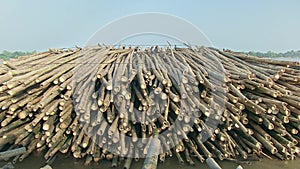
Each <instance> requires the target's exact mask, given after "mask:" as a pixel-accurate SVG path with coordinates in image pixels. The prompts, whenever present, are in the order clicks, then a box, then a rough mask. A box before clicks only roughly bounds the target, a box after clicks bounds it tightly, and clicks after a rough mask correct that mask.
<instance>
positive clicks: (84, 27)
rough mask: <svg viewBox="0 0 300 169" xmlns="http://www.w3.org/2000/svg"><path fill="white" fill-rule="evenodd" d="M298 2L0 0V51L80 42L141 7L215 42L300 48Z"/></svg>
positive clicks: (272, 48)
mask: <svg viewBox="0 0 300 169" xmlns="http://www.w3.org/2000/svg"><path fill="white" fill-rule="evenodd" d="M299 6H300V1H297V0H287V1H280V0H275V1H258V0H256V1H251V2H250V1H247V2H244V1H238V0H230V1H226V2H225V1H222V2H220V1H204V2H201V1H192V0H188V1H184V2H182V1H179V0H172V1H171V0H165V1H158V0H154V1H151V2H150V1H134V0H128V1H120V0H115V1H88V2H87V1H82V0H80V1H69V0H66V1H57V0H56V1H55V0H54V1H46V2H45V1H38V0H28V1H21V0H11V1H2V2H0V52H1V51H3V50H8V51H16V50H18V51H33V50H37V51H42V50H47V49H48V48H68V47H74V46H75V45H78V46H84V44H85V43H86V42H87V40H88V39H89V38H90V37H91V36H92V35H93V34H94V33H95V32H96V31H97V30H98V29H99V28H101V27H103V26H105V25H106V24H108V23H110V22H111V21H113V20H116V19H118V18H121V17H124V16H128V15H132V14H135V13H143V12H161V13H165V14H170V15H174V16H178V17H180V18H183V19H185V20H187V21H189V22H191V23H192V24H194V25H195V26H196V27H198V28H199V29H200V30H201V31H202V32H203V33H204V34H205V35H206V36H207V37H208V38H209V39H210V41H211V42H212V44H213V46H215V47H217V48H228V49H231V50H236V51H259V52H267V51H274V52H286V51H290V50H299V49H300V46H299V40H300V32H299V30H300V19H299V18H300V11H299V10H298V7H299ZM137 24H138V23H137Z"/></svg>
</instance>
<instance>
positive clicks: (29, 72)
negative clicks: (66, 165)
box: [0, 46, 300, 168]
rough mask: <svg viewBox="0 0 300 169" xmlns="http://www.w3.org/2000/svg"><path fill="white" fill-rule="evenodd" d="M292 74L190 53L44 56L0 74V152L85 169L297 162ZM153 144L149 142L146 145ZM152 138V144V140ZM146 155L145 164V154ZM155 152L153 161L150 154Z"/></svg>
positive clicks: (256, 61) (98, 51) (299, 88)
mask: <svg viewBox="0 0 300 169" xmlns="http://www.w3.org/2000/svg"><path fill="white" fill-rule="evenodd" d="M299 68H300V65H299V62H291V61H275V60H271V59H265V58H258V57H253V56H249V55H244V54H242V53H237V52H232V51H220V50H218V49H213V48H206V47H195V48H160V47H152V48H149V49H148V48H147V49H140V48H138V47H136V48H131V47H128V48H126V47H124V48H117V49H116V48H112V47H103V46H97V47H89V48H83V49H82V48H77V49H68V50H54V49H51V50H49V51H46V52H42V53H37V54H34V55H31V56H23V57H19V58H16V59H11V60H7V61H4V62H3V64H1V65H0V82H1V83H0V120H1V124H0V151H7V152H9V151H12V150H13V149H15V148H18V147H26V152H25V153H24V154H23V155H18V156H16V157H15V158H14V159H13V161H14V162H15V161H22V160H23V159H24V158H26V157H27V156H28V155H29V154H30V153H31V152H33V151H42V152H45V154H44V157H45V158H46V159H47V160H48V161H51V159H54V158H55V155H56V154H57V153H68V152H70V153H71V154H72V155H73V156H74V158H84V159H85V164H86V165H88V164H90V163H91V162H99V161H100V160H105V159H106V160H111V161H112V166H113V167H116V166H117V165H119V164H120V162H121V161H124V164H125V165H124V168H130V166H131V164H132V162H134V160H138V159H139V158H146V161H145V167H146V166H151V167H150V168H155V167H156V165H157V162H158V161H161V162H163V161H165V160H166V157H169V156H175V157H176V158H177V159H178V161H179V162H180V163H185V162H186V163H187V164H190V165H194V164H195V163H194V161H195V160H200V161H201V162H204V161H206V162H207V163H208V164H209V165H211V166H212V167H213V168H218V167H219V166H218V165H217V164H215V163H214V159H219V160H251V159H253V158H254V157H253V156H258V157H261V156H265V157H269V158H279V159H282V160H292V159H295V158H296V157H297V156H299V154H300V148H299V141H300V137H299V130H300V104H299V102H300V94H299V92H300V69H299ZM155 134H156V135H155ZM154 135H155V136H154ZM153 152H155V155H154V156H152V157H150V156H149V154H151V153H153ZM157 152H158V153H157Z"/></svg>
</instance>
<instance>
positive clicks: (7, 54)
mask: <svg viewBox="0 0 300 169" xmlns="http://www.w3.org/2000/svg"><path fill="white" fill-rule="evenodd" d="M34 53H36V51H31V52H22V51H15V52H10V51H7V50H4V51H3V52H2V53H0V59H1V60H7V59H10V58H16V57H18V56H24V55H31V54H34ZM244 53H245V54H249V55H252V56H258V57H267V58H276V57H300V50H297V51H294V50H291V51H288V52H284V53H276V52H272V51H268V52H265V53H264V52H254V51H251V52H244Z"/></svg>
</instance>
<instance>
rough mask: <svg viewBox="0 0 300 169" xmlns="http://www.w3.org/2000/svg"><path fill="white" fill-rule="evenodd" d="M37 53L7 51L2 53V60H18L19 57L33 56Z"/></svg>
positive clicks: (0, 57) (0, 54) (0, 55)
mask: <svg viewBox="0 0 300 169" xmlns="http://www.w3.org/2000/svg"><path fill="white" fill-rule="evenodd" d="M34 53H36V51H32V52H22V51H15V52H10V51H7V50H4V51H3V52H2V53H0V59H1V60H7V59H10V58H16V57H18V56H24V55H31V54H34Z"/></svg>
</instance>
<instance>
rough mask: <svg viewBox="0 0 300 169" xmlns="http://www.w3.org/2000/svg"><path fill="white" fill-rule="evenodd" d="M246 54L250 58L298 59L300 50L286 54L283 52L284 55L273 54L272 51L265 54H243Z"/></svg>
mask: <svg viewBox="0 0 300 169" xmlns="http://www.w3.org/2000/svg"><path fill="white" fill-rule="evenodd" d="M244 53H246V54H249V55H252V56H258V57H267V58H278V57H283V58H285V57H289V58H291V57H300V50H297V51H294V50H291V51H288V52H284V53H275V52H272V51H268V52H266V53H263V52H253V51H251V52H244Z"/></svg>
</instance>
